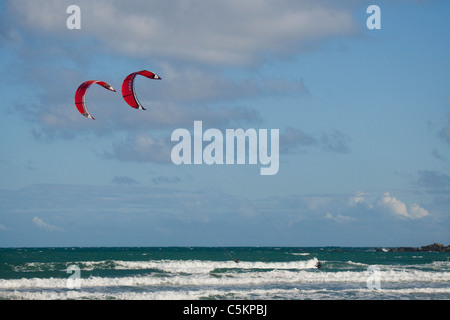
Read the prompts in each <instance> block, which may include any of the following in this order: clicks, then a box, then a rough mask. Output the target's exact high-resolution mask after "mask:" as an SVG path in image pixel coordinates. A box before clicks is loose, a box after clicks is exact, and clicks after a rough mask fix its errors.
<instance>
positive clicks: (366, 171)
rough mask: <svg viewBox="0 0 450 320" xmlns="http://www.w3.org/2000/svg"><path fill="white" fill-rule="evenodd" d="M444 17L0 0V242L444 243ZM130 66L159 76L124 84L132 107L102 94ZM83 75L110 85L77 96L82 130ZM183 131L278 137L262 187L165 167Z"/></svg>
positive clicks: (258, 6)
mask: <svg viewBox="0 0 450 320" xmlns="http://www.w3.org/2000/svg"><path fill="white" fill-rule="evenodd" d="M72 4H75V5H78V6H79V8H80V10H81V15H80V18H81V20H80V22H81V29H79V30H77V29H72V30H71V29H68V28H67V26H66V21H67V19H68V18H69V16H70V14H67V13H66V9H67V7H68V6H69V5H72ZM371 4H376V5H378V6H379V7H380V9H381V29H378V30H377V29H375V30H369V29H368V28H367V27H366V20H367V19H368V18H369V16H370V14H367V13H366V9H367V7H368V6H369V5H371ZM449 9H450V4H449V3H448V1H413V0H411V1H408V0H403V1H401V0H399V1H353V0H348V1H339V2H337V1H326V0H323V1H307V0H304V1H299V0H295V1H294V0H292V1H289V0H284V1H282V0H280V1H276V2H274V1H258V2H254V1H242V0H240V1H232V0H227V1H225V0H223V1H219V0H217V1H200V0H197V1H183V0H174V1H170V2H167V1H159V0H158V1H157V0H155V1H115V0H111V1H95V2H92V1H75V0H71V1H51V0H45V1H44V0H42V1H21V0H14V1H0V15H1V17H0V58H1V59H0V70H1V71H2V74H3V75H4V76H3V77H1V78H0V81H1V85H0V95H1V97H2V104H1V108H2V117H1V118H0V132H1V135H0V146H1V150H2V151H1V153H0V178H1V179H0V246H1V247H9V246H173V245H180V246H196V245H201V246H209V245H214V246H240V245H249V246H255V245H259V246H266V245H267V246H282V245H288V246H420V245H424V244H428V243H433V242H441V243H444V244H448V243H449V242H450V236H449V234H450V233H449V232H448V231H449V228H450V171H449V164H450V87H449V83H450V81H449V75H450V64H449V61H450V59H449V58H450V41H449V40H450V39H449V36H448V30H449V29H450V28H449V24H450V22H449V21H448V17H447V14H448V12H449ZM144 69H146V70H150V71H153V72H156V73H157V74H158V75H160V76H161V77H162V81H153V80H149V79H146V78H143V77H141V78H136V82H135V86H136V92H137V93H138V95H139V99H140V101H141V103H143V104H144V105H145V107H146V109H147V110H146V111H142V110H134V109H132V108H130V107H128V106H127V105H126V104H125V102H124V101H123V99H122V97H121V93H120V87H121V84H122V81H123V79H124V78H125V77H126V76H127V75H128V74H130V73H132V72H135V71H139V70H144ZM86 80H103V81H106V82H108V83H110V84H111V85H112V86H113V87H114V88H116V90H117V92H116V93H112V92H109V91H107V90H104V89H103V88H101V87H99V86H96V87H92V88H91V89H90V90H89V91H88V97H87V101H88V108H89V111H90V112H91V113H92V115H93V116H94V117H95V118H96V120H91V119H88V118H85V117H83V116H82V115H81V114H79V113H78V111H77V110H76V108H75V105H74V99H73V96H74V94H75V91H76V89H77V87H78V86H79V85H80V84H81V83H82V82H84V81H86ZM195 120H201V121H202V122H203V127H204V130H206V129H207V128H217V129H219V130H223V132H225V129H237V128H243V129H244V130H246V129H248V128H254V129H256V130H259V129H269V130H270V129H279V132H280V154H279V159H280V166H279V171H278V173H277V174H276V175H273V176H262V175H260V174H259V169H260V165H259V164H258V165H249V164H246V165H206V164H202V165H180V166H177V165H175V164H173V163H172V162H171V158H170V151H171V149H172V148H173V146H174V145H175V143H174V142H172V141H171V140H170V138H171V133H172V132H173V131H174V130H175V129H177V128H186V129H188V130H189V131H191V132H192V130H193V124H194V121H195Z"/></svg>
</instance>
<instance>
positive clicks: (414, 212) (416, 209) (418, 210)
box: [378, 193, 429, 219]
mask: <svg viewBox="0 0 450 320" xmlns="http://www.w3.org/2000/svg"><path fill="white" fill-rule="evenodd" d="M378 205H379V206H380V207H382V208H384V209H386V210H388V212H390V213H391V214H393V215H395V216H400V217H405V218H409V219H420V218H423V217H426V216H428V215H429V212H428V211H427V210H425V209H424V208H422V207H420V206H419V205H418V204H415V203H414V204H412V205H410V206H407V205H406V204H405V203H404V202H402V201H400V200H398V199H397V198H395V197H392V196H391V195H390V194H389V193H385V194H384V195H383V197H382V198H381V199H380V200H379V201H378Z"/></svg>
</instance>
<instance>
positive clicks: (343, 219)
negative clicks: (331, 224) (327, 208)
mask: <svg viewBox="0 0 450 320" xmlns="http://www.w3.org/2000/svg"><path fill="white" fill-rule="evenodd" d="M325 219H328V220H332V221H335V222H337V223H345V222H352V221H357V220H358V219H357V218H355V217H350V216H345V215H342V214H337V215H332V214H331V213H329V212H328V213H327V214H326V215H325Z"/></svg>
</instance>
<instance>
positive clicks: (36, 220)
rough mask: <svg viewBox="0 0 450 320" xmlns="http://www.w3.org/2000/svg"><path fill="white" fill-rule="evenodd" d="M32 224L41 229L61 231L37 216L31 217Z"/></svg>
mask: <svg viewBox="0 0 450 320" xmlns="http://www.w3.org/2000/svg"><path fill="white" fill-rule="evenodd" d="M33 224H34V225H35V226H36V227H38V228H39V229H43V230H49V231H61V230H62V229H61V228H60V227H57V226H54V225H51V224H48V223H46V222H45V221H44V220H42V219H41V218H39V217H34V218H33Z"/></svg>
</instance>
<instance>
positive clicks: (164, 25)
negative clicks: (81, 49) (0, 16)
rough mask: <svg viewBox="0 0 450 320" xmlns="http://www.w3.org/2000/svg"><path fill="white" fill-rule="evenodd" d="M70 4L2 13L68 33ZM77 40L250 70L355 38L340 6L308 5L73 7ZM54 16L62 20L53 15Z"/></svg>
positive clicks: (11, 7)
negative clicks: (330, 40) (312, 46)
mask: <svg viewBox="0 0 450 320" xmlns="http://www.w3.org/2000/svg"><path fill="white" fill-rule="evenodd" d="M72 2H73V1H60V0H47V1H39V2H37V1H23V0H14V1H10V2H9V3H8V6H7V7H8V12H9V14H10V15H12V16H13V17H14V18H15V21H16V23H20V25H21V26H23V27H25V28H27V29H33V30H34V31H33V32H37V33H46V34H48V33H53V34H54V35H57V36H60V35H63V34H66V35H67V32H68V30H67V28H66V19H67V18H68V17H69V15H68V14H66V8H67V6H68V5H70V4H72ZM76 3H77V5H78V6H79V7H80V9H81V30H77V32H79V33H80V34H88V35H89V36H92V37H94V38H96V39H97V40H99V45H103V46H104V45H106V46H107V47H109V48H110V49H111V50H113V51H118V52H122V53H124V54H127V55H133V56H141V57H152V58H153V59H154V58H155V57H156V58H159V59H167V58H169V59H177V60H179V59H181V60H183V61H191V62H199V63H201V64H205V63H207V64H214V65H217V64H219V65H245V64H249V63H250V64H252V63H254V62H255V60H258V59H260V58H262V57H261V54H265V53H271V54H281V55H285V54H287V55H289V54H292V53H296V52H298V51H299V50H302V49H303V47H304V46H305V43H306V42H309V41H311V42H314V41H315V40H318V39H323V38H326V37H330V36H334V35H345V34H349V33H351V32H354V30H355V29H356V28H355V21H354V19H353V17H352V15H351V12H350V10H346V9H345V7H344V6H341V7H338V6H332V5H330V3H328V4H327V5H326V4H324V3H318V2H317V1H310V0H302V1H301V0H280V1H276V2H274V1H246V0H215V1H203V0H194V1H185V0H172V1H159V0H153V1H151V0H150V1H144V2H143V1H131V0H130V1H126V2H124V1H116V0H110V1H95V2H94V1H76ZM56 12H60V13H61V14H56Z"/></svg>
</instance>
